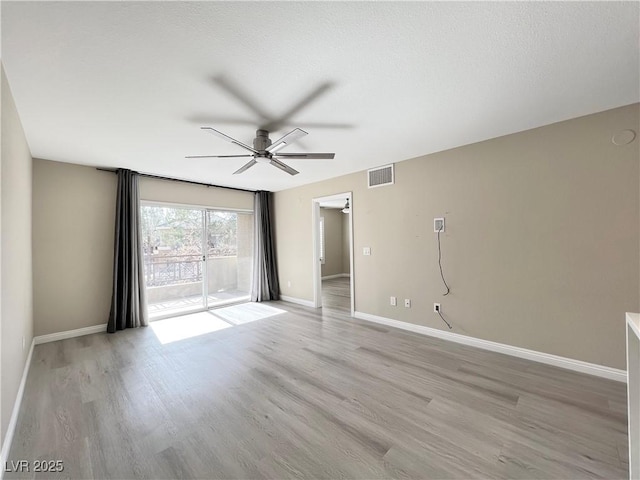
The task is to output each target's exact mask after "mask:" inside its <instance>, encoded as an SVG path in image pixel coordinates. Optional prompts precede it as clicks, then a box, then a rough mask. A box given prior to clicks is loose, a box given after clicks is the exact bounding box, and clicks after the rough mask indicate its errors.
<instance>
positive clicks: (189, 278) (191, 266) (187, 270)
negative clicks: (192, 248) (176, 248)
mask: <svg viewBox="0 0 640 480" xmlns="http://www.w3.org/2000/svg"><path fill="white" fill-rule="evenodd" d="M202 264H203V262H202V255H166V256H165V255H145V256H144V275H145V280H146V283H147V287H160V286H163V285H176V284H180V283H190V282H199V281H201V280H202Z"/></svg>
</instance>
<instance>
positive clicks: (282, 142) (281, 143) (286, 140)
mask: <svg viewBox="0 0 640 480" xmlns="http://www.w3.org/2000/svg"><path fill="white" fill-rule="evenodd" d="M305 135H307V132H305V131H304V130H301V129H299V128H294V129H293V130H291V131H290V132H289V133H287V134H286V135H285V136H284V137H282V138H279V139H278V140H276V141H275V142H273V143H272V144H271V145H269V146H268V147H267V149H266V150H267V152H269V153H274V152H277V151H278V150H280V149H281V148H282V147H285V146H287V145H289V144H290V143H293V142H295V141H296V140H298V139H299V138H301V137H304V136H305Z"/></svg>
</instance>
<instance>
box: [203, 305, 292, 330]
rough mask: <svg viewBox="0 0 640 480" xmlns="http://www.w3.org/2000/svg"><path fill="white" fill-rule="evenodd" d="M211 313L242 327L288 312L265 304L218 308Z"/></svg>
mask: <svg viewBox="0 0 640 480" xmlns="http://www.w3.org/2000/svg"><path fill="white" fill-rule="evenodd" d="M210 313H211V314H212V315H214V316H216V317H220V318H222V319H223V320H225V321H227V322H230V323H233V324H234V325H242V324H243V323H249V322H255V321H256V320H262V319H264V318H269V317H273V316H275V315H280V314H281V313H287V312H286V311H285V310H280V309H279V308H275V307H272V306H271V305H265V304H264V303H243V304H240V305H233V306H231V307H225V308H216V309H215V310H211V312H210Z"/></svg>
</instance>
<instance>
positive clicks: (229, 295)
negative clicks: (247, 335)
mask: <svg viewBox="0 0 640 480" xmlns="http://www.w3.org/2000/svg"><path fill="white" fill-rule="evenodd" d="M252 263H253V214H250V213H240V212H229V211H222V210H207V283H208V286H207V293H208V298H207V302H208V306H209V307H215V306H218V305H223V304H226V303H232V302H239V301H246V300H248V299H249V290H250V288H251V268H252Z"/></svg>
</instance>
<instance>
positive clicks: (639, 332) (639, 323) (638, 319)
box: [627, 312, 640, 338]
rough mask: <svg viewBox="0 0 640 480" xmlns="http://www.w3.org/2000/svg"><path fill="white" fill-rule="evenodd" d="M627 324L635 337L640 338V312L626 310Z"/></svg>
mask: <svg viewBox="0 0 640 480" xmlns="http://www.w3.org/2000/svg"><path fill="white" fill-rule="evenodd" d="M627 325H629V326H630V327H631V330H633V331H634V333H635V334H636V337H638V338H640V313H631V312H627Z"/></svg>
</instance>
